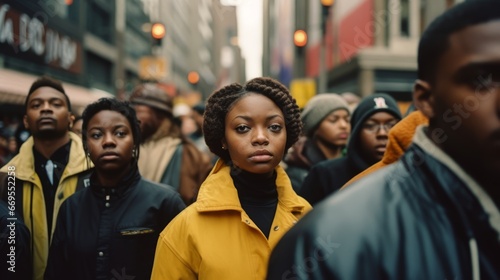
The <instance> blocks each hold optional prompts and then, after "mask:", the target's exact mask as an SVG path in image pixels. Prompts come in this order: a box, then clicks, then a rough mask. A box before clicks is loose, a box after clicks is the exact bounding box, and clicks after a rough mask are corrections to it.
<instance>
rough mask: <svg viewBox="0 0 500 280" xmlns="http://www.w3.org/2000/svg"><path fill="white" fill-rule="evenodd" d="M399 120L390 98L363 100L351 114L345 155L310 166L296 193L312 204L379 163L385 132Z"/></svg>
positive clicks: (378, 95)
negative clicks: (350, 130)
mask: <svg viewBox="0 0 500 280" xmlns="http://www.w3.org/2000/svg"><path fill="white" fill-rule="evenodd" d="M399 120H401V112H400V111H399V107H398V104H397V103H396V100H394V98H392V97H391V96H389V95H387V94H373V95H370V96H367V97H365V98H364V99H363V100H361V102H360V103H359V105H358V107H356V110H354V113H353V114H352V118H351V126H352V127H353V130H352V133H351V137H350V138H349V144H348V145H347V154H346V156H345V157H343V158H339V159H333V160H327V161H323V162H321V163H319V164H317V165H315V166H313V167H312V168H311V171H310V172H309V174H308V175H307V177H306V178H305V180H304V183H303V184H302V187H301V189H300V192H299V194H300V195H301V196H302V197H304V198H305V199H306V200H307V201H309V203H311V204H312V205H315V204H316V203H318V202H319V201H321V200H323V199H324V198H325V197H327V196H328V195H330V194H331V193H333V192H335V191H337V190H339V189H340V188H341V187H342V186H343V185H344V184H345V183H346V182H347V181H349V180H350V179H351V178H352V177H354V176H356V175H357V174H358V173H360V172H361V171H363V170H365V169H367V168H368V167H370V166H371V165H373V164H375V163H376V162H377V161H379V160H381V159H382V157H383V155H384V152H385V150H386V147H387V141H388V139H389V138H388V134H389V130H390V129H391V128H392V127H393V126H394V125H396V123H398V121H399Z"/></svg>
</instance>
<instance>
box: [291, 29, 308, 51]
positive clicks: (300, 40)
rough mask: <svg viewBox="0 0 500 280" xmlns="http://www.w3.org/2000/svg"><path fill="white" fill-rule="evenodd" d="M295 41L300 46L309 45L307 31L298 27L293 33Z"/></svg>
mask: <svg viewBox="0 0 500 280" xmlns="http://www.w3.org/2000/svg"><path fill="white" fill-rule="evenodd" d="M293 43H294V44H295V46H297V47H299V48H303V47H305V46H306V45H307V32H306V31H304V30H302V29H298V30H295V32H294V33H293Z"/></svg>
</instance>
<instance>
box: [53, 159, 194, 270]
mask: <svg viewBox="0 0 500 280" xmlns="http://www.w3.org/2000/svg"><path fill="white" fill-rule="evenodd" d="M94 175H95V174H94ZM94 175H93V176H91V178H90V186H89V187H87V188H86V189H83V190H82V191H80V192H77V193H76V194H74V195H73V196H71V197H69V198H68V199H67V200H66V201H65V202H64V204H63V205H62V206H61V209H60V211H59V216H58V218H57V226H56V230H55V233H54V237H53V240H52V244H51V248H50V252H49V260H48V263H47V269H46V271H45V279H82V280H83V279H129V278H130V279H132V278H134V279H149V278H150V277H151V270H152V267H153V260H154V254H155V249H156V243H157V240H158V237H159V235H160V232H161V231H162V230H163V229H164V228H165V227H166V225H167V224H168V223H169V222H170V221H171V220H172V219H173V218H174V217H175V216H176V215H177V214H178V213H180V212H181V211H182V210H183V209H184V208H185V204H184V203H183V202H182V199H181V197H180V195H179V194H178V193H177V192H176V191H175V190H174V189H173V188H172V187H169V186H166V185H159V184H157V183H153V182H151V181H147V180H144V179H142V178H141V175H140V174H139V171H138V169H137V165H136V166H135V168H133V170H132V171H131V172H130V174H128V175H127V176H125V178H124V179H122V182H121V183H120V184H118V187H116V188H109V187H103V186H101V185H99V184H98V183H97V180H96V178H95V177H94Z"/></svg>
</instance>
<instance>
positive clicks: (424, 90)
mask: <svg viewBox="0 0 500 280" xmlns="http://www.w3.org/2000/svg"><path fill="white" fill-rule="evenodd" d="M413 103H414V104H415V107H416V108H417V109H418V110H420V111H421V112H422V113H423V114H424V115H425V116H426V117H427V118H429V119H431V118H433V117H434V115H435V112H434V95H432V90H431V85H430V84H429V83H428V82H426V81H424V80H416V81H415V85H414V86H413Z"/></svg>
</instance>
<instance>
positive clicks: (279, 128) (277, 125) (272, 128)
mask: <svg viewBox="0 0 500 280" xmlns="http://www.w3.org/2000/svg"><path fill="white" fill-rule="evenodd" d="M269 128H270V129H271V130H272V131H280V130H281V129H282V127H281V125H279V124H273V125H271V126H270V127H269Z"/></svg>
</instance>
